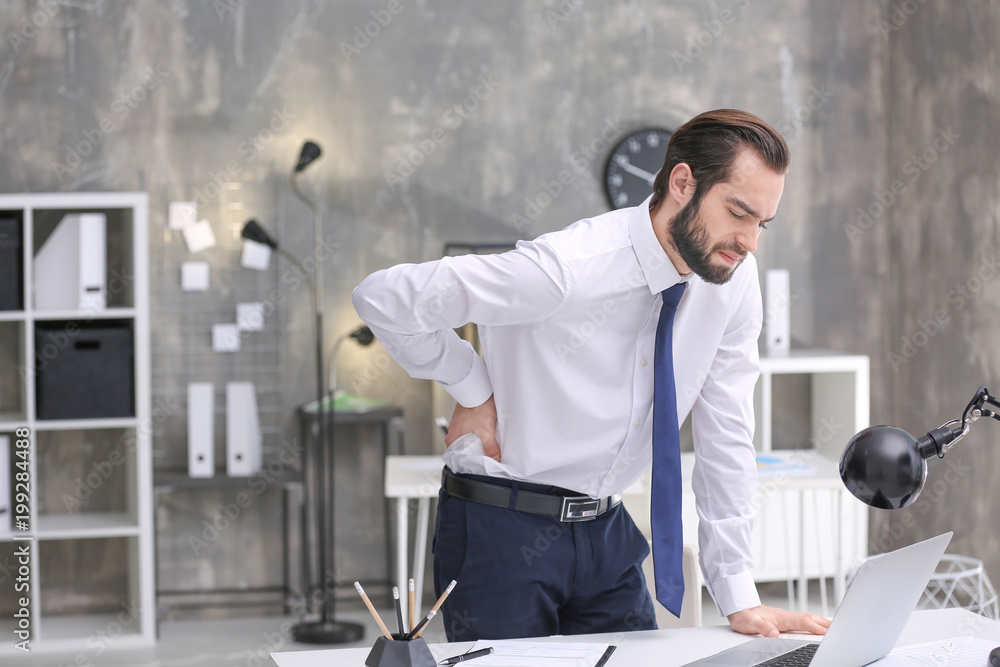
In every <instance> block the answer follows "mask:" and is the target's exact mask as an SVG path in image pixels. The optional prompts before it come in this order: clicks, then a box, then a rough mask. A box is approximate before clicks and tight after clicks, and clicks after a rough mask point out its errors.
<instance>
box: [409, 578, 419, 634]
mask: <svg viewBox="0 0 1000 667" xmlns="http://www.w3.org/2000/svg"><path fill="white" fill-rule="evenodd" d="M409 589H410V632H413V628H414V627H416V625H417V609H416V604H417V594H416V588H415V587H414V586H413V579H410V585H409Z"/></svg>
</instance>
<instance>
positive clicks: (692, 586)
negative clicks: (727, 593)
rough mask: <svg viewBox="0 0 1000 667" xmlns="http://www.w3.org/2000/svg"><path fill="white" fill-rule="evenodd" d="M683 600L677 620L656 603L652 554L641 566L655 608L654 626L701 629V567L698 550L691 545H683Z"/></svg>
mask: <svg viewBox="0 0 1000 667" xmlns="http://www.w3.org/2000/svg"><path fill="white" fill-rule="evenodd" d="M683 568H684V599H683V601H682V602H681V617H680V618H677V617H675V616H674V615H673V614H671V613H670V612H669V611H667V610H666V609H665V608H664V607H663V605H661V604H660V603H659V602H657V601H656V585H655V583H654V580H653V554H652V553H650V555H649V557H648V558H646V560H645V561H644V562H643V564H642V573H643V574H644V575H646V586H647V587H648V588H649V594H650V596H651V597H652V598H653V606H654V607H655V608H656V625H657V627H658V628H660V629H661V630H662V629H663V628H698V627H701V566H700V565H698V549H697V547H695V546H693V545H691V544H685V545H684V561H683Z"/></svg>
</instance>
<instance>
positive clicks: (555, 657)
mask: <svg viewBox="0 0 1000 667" xmlns="http://www.w3.org/2000/svg"><path fill="white" fill-rule="evenodd" d="M490 646H492V647H493V653H492V654H490V655H487V656H485V657H482V658H476V659H475V665H476V667H487V665H488V666H489V667H595V665H597V661H598V660H600V659H601V656H603V655H604V652H605V651H606V650H607V649H608V644H584V643H572V644H571V643H566V642H525V641H489V640H484V639H480V640H479V641H478V642H476V645H475V646H473V647H472V648H471V649H469V650H470V651H478V650H479V649H482V648H487V647H490ZM471 664H472V663H471V662H470V665H471Z"/></svg>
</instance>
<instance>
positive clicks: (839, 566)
mask: <svg viewBox="0 0 1000 667" xmlns="http://www.w3.org/2000/svg"><path fill="white" fill-rule="evenodd" d="M762 456H768V457H775V458H780V459H782V460H784V461H786V462H788V463H791V464H799V465H801V466H804V467H805V468H807V469H808V471H807V472H795V471H794V470H790V469H784V468H781V467H778V468H776V469H774V470H768V469H767V468H762V469H760V470H758V476H757V491H758V495H759V498H760V499H761V501H763V499H765V498H767V497H770V496H774V495H776V493H778V492H781V493H784V492H792V493H796V494H798V498H799V500H798V504H799V512H798V519H799V520H798V535H799V539H798V550H799V553H798V572H797V573H793V572H790V573H789V587H790V586H791V583H790V582H791V579H792V578H796V579H798V581H799V588H798V601H797V606H796V605H793V600H792V593H791V588H789V595H788V605H789V608H790V609H797V610H798V611H807V610H808V591H809V587H808V582H809V573H808V571H807V559H806V547H807V542H806V538H805V536H806V526H807V524H810V523H819V522H821V521H824V520H828V521H829V522H830V526H831V532H832V537H833V543H834V548H833V589H834V599H833V609H836V608H837V605H839V604H840V601H841V600H842V599H843V598H844V592H845V590H846V588H847V570H848V565H849V564H848V562H847V561H848V558H846V557H845V554H844V550H845V539H844V537H845V536H844V525H843V519H844V516H843V506H844V501H845V498H847V494H846V488H845V487H844V483H843V481H842V480H841V479H840V470H839V468H838V464H837V462H836V461H832V460H830V459H828V458H825V457H824V456H822V455H820V454H819V453H818V452H816V451H813V450H777V451H770V452H765V453H763V454H762ZM694 464H695V454H694V452H684V453H682V454H681V469H682V473H683V485H684V494H685V496H684V501H685V506H684V508H683V513H684V533H685V541H686V542H687V541H690V542H691V543H697V537H696V536H697V530H698V516H697V514H696V512H695V510H694V491H693V490H692V489H691V476H692V472H693V470H694ZM817 492H828V493H831V494H833V497H834V499H835V500H834V502H833V510H834V516H830V517H821V516H819V515H818V514H817V515H815V516H812V517H808V516H807V514H806V510H805V508H806V503H805V497H806V496H807V495H812V496H813V500H814V502H813V509H814V510H815V509H816V507H817V502H816V496H815V494H816V493H817ZM758 509H760V508H758ZM785 528H786V531H787V530H788V528H790V526H788V525H787V518H786V525H785ZM756 530H761V527H760V525H758V526H757V527H756ZM772 530H773V529H772ZM816 538H817V540H818V539H819V534H818V533H817V534H816ZM823 551H824V550H823V547H822V544H820V543H817V552H820V553H821V552H823ZM795 574H797V576H795ZM820 595H821V597H822V608H823V613H824V614H827V615H830V614H832V613H833V609H829V608H828V606H827V599H826V583H825V581H824V577H823V575H822V573H821V574H820Z"/></svg>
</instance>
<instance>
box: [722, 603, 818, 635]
mask: <svg viewBox="0 0 1000 667" xmlns="http://www.w3.org/2000/svg"><path fill="white" fill-rule="evenodd" d="M729 626H730V627H731V628H732V629H733V630H735V631H736V632H742V633H743V634H745V635H764V636H765V637H777V636H778V634H779V633H782V632H808V633H810V634H814V635H825V634H826V629H827V628H828V627H830V620H829V619H826V618H823V617H822V616H817V615H816V614H809V613H804V612H791V611H785V610H784V609H778V608H777V607H768V606H765V605H760V606H758V607H751V608H750V609H744V610H743V611H738V612H736V613H735V614H730V615H729Z"/></svg>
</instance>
